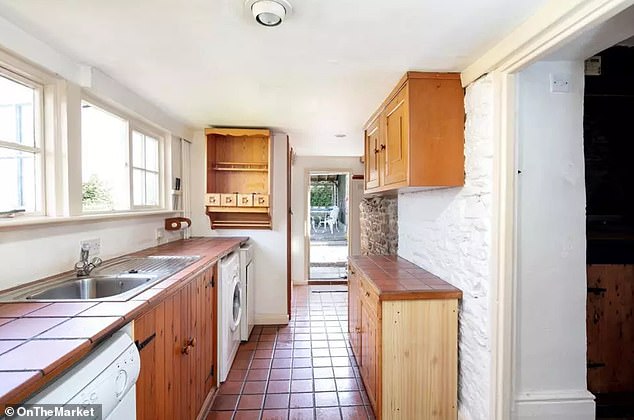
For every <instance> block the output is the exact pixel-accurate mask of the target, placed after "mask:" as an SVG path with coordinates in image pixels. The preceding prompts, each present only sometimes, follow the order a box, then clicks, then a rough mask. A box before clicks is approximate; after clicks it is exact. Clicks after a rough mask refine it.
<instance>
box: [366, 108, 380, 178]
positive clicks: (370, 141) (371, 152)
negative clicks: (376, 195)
mask: <svg viewBox="0 0 634 420" xmlns="http://www.w3.org/2000/svg"><path fill="white" fill-rule="evenodd" d="M380 145H381V136H380V131H379V118H378V117H377V118H375V119H374V121H372V122H371V123H370V125H369V126H368V127H367V128H366V130H365V189H366V190H367V189H370V188H376V187H378V186H379V185H380V183H379V174H380V173H381V172H380V168H379V154H380V153H381V149H380Z"/></svg>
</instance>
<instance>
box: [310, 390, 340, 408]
mask: <svg viewBox="0 0 634 420" xmlns="http://www.w3.org/2000/svg"><path fill="white" fill-rule="evenodd" d="M338 406H339V400H338V399H337V393H336V392H316V393H315V407H338Z"/></svg>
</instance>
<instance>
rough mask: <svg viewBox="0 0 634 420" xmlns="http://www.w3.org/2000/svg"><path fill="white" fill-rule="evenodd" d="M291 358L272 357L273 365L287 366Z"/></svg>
mask: <svg viewBox="0 0 634 420" xmlns="http://www.w3.org/2000/svg"><path fill="white" fill-rule="evenodd" d="M292 362H293V359H273V367H274V368H289V367H291V364H292Z"/></svg>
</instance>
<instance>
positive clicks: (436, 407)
mask: <svg viewBox="0 0 634 420" xmlns="http://www.w3.org/2000/svg"><path fill="white" fill-rule="evenodd" d="M457 312H458V308H457V300H455V299H451V300H409V301H386V302H383V305H382V314H383V319H382V327H383V328H382V341H383V347H382V363H383V366H382V385H383V386H382V393H383V396H382V398H383V404H382V411H381V414H382V418H384V419H404V420H405V419H421V420H426V419H443V420H444V419H455V418H456V417H457V409H456V397H457V393H458V390H457V378H458V372H457V355H458V348H457V341H458V340H457V337H458V315H457Z"/></svg>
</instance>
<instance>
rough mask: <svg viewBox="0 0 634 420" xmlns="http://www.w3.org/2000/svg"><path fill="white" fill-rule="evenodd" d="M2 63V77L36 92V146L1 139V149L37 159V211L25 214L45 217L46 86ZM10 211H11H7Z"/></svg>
mask: <svg viewBox="0 0 634 420" xmlns="http://www.w3.org/2000/svg"><path fill="white" fill-rule="evenodd" d="M3 64H4V63H0V77H3V78H5V79H8V80H11V81H13V82H16V83H19V84H22V85H24V86H26V87H28V88H31V89H33V91H34V103H33V136H34V146H25V145H22V144H19V143H15V142H10V141H4V140H2V139H0V148H3V149H9V150H16V151H21V152H25V153H33V154H34V158H35V165H34V166H35V171H36V174H35V181H36V182H35V200H36V202H35V211H33V212H25V213H24V214H25V215H28V216H43V215H45V214H46V194H45V191H46V189H45V185H46V179H45V173H46V158H45V149H44V84H43V83H40V82H38V81H36V80H34V78H30V77H26V76H23V75H21V74H19V73H17V72H15V71H12V70H10V69H8V68H7V67H5V66H4V65H3ZM7 210H9V209H7Z"/></svg>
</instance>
